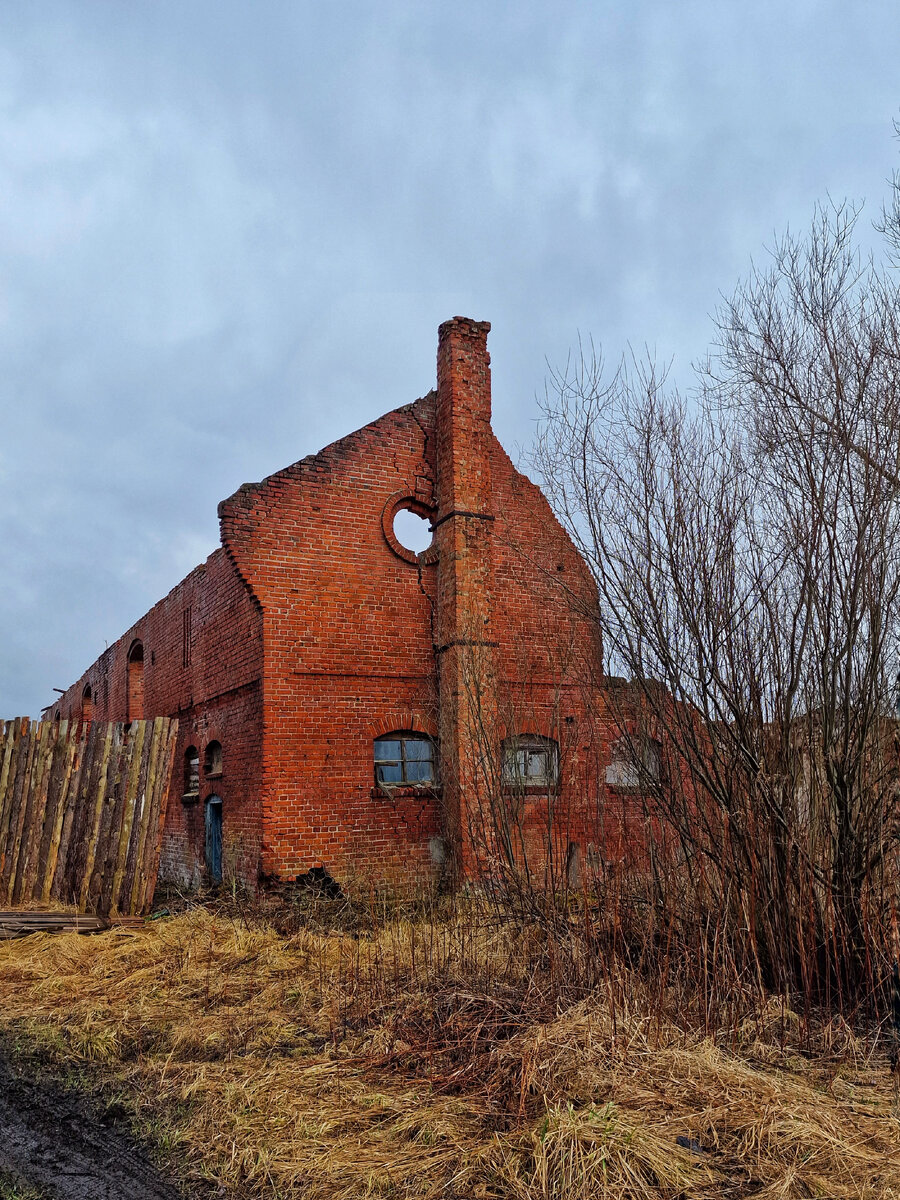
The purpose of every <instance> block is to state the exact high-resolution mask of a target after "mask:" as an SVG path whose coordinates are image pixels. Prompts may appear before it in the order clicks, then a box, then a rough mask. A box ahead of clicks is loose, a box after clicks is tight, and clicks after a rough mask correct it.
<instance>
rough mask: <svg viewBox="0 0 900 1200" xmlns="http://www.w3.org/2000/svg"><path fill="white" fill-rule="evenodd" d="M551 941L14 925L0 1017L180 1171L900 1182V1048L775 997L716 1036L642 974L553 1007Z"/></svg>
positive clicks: (204, 915)
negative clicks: (822, 1034) (664, 1008)
mask: <svg viewBox="0 0 900 1200" xmlns="http://www.w3.org/2000/svg"><path fill="white" fill-rule="evenodd" d="M537 940H539V939H537V935H535V934H534V933H530V932H527V931H526V932H517V931H516V930H514V929H512V928H502V927H495V926H490V925H489V924H488V923H486V922H483V923H478V922H477V921H472V920H471V919H468V920H463V918H461V917H459V916H457V917H455V918H452V919H450V920H448V921H445V922H433V923H427V922H424V921H421V922H417V923H409V922H402V921H399V920H398V921H395V922H393V923H388V924H387V925H386V926H385V927H383V928H382V929H381V930H379V931H378V932H377V934H375V935H374V936H372V937H369V938H365V939H362V938H360V939H357V938H352V937H349V936H347V935H341V934H339V933H330V934H329V933H315V932H313V931H311V930H309V929H305V930H301V931H300V932H298V933H296V934H294V935H292V936H288V937H285V936H281V935H280V934H278V933H277V932H276V931H275V930H274V929H272V928H271V927H269V926H267V925H265V924H263V923H258V924H253V923H251V924H247V923H244V922H243V921H239V920H230V919H228V918H226V917H223V916H220V915H215V914H213V913H211V912H209V911H207V910H205V909H202V908H197V909H194V910H192V911H189V912H187V913H184V914H183V915H180V916H177V917H174V918H172V919H170V920H164V921H158V922H154V923H151V924H148V925H147V926H146V927H145V928H143V929H141V930H118V931H115V930H114V931H110V932H109V933H105V934H101V935H99V936H97V937H93V938H81V937H78V936H77V935H64V936H58V937H52V936H46V935H36V936H32V937H29V938H26V939H23V940H21V941H18V942H11V943H6V944H3V945H2V946H0V1013H2V1017H0V1025H2V1026H5V1027H6V1028H7V1029H10V1028H12V1029H15V1030H16V1031H18V1034H19V1036H24V1037H25V1038H26V1039H27V1038H31V1039H33V1040H34V1041H35V1043H39V1044H41V1045H42V1046H43V1047H45V1048H48V1047H49V1048H50V1050H51V1052H52V1053H53V1055H54V1056H55V1057H56V1058H57V1059H59V1060H60V1061H62V1062H73V1061H74V1062H78V1063H79V1064H88V1065H89V1069H91V1070H94V1071H96V1072H97V1074H98V1075H100V1076H102V1077H103V1078H105V1079H107V1080H109V1081H119V1082H120V1084H121V1085H122V1086H124V1087H125V1088H126V1089H127V1090H128V1091H129V1092H130V1094H131V1096H132V1098H133V1103H134V1106H135V1109H136V1112H137V1119H138V1123H139V1124H140V1125H142V1126H143V1127H144V1129H145V1130H146V1131H147V1132H149V1133H150V1135H151V1136H152V1137H153V1138H154V1139H155V1140H156V1142H157V1143H158V1144H160V1145H161V1146H162V1148H163V1150H164V1152H165V1153H166V1154H167V1155H168V1156H169V1157H170V1158H171V1159H172V1160H173V1161H174V1162H176V1163H177V1164H178V1165H179V1167H180V1170H181V1171H182V1173H183V1174H184V1175H185V1176H186V1177H187V1178H189V1179H190V1178H194V1179H200V1178H203V1179H206V1180H210V1181H214V1182H215V1183H217V1184H218V1185H220V1186H222V1187H225V1188H227V1189H230V1190H232V1191H233V1193H234V1194H235V1195H239V1196H241V1197H252V1196H273V1197H277V1196H284V1197H301V1196H302V1197H309V1198H312V1200H318V1198H319V1197H321V1198H323V1200H324V1198H325V1197H327V1198H329V1200H351V1198H353V1200H356V1198H357V1197H375V1196H379V1197H398V1198H399V1197H404V1198H406V1197H408V1198H413V1197H415V1198H424V1197H435V1198H437V1197H441V1198H450V1197H453V1196H457V1197H460V1198H462V1197H466V1198H469V1197H484V1198H492V1197H496V1198H497V1200H499V1198H501V1197H502V1198H507V1197H510V1198H513V1197H514V1198H516V1200H538V1198H541V1200H587V1197H591V1198H592V1200H593V1198H597V1197H650V1196H653V1197H672V1198H674V1197H683V1198H685V1200H687V1198H692V1197H720V1196H743V1195H748V1196H749V1195H756V1196H760V1197H766V1198H773V1200H774V1198H775V1197H795V1196H823V1197H859V1198H869V1197H871V1198H875V1197H885V1198H886V1197H900V1119H898V1115H897V1113H896V1111H895V1108H894V1101H893V1093H892V1088H891V1081H890V1077H889V1073H888V1069H887V1064H886V1061H885V1060H884V1058H880V1057H876V1056H869V1055H868V1054H867V1052H866V1051H865V1050H864V1048H863V1047H862V1046H861V1045H859V1044H858V1043H857V1042H855V1041H854V1039H853V1038H852V1037H851V1036H850V1034H849V1033H848V1032H846V1031H841V1030H840V1029H838V1030H837V1036H840V1037H841V1038H842V1043H841V1044H840V1045H835V1046H834V1047H832V1050H831V1052H830V1053H829V1054H827V1055H825V1054H824V1053H823V1055H821V1056H819V1057H810V1056H809V1055H804V1054H801V1053H799V1052H798V1049H797V1047H796V1044H795V1045H794V1048H792V1046H791V1037H790V1036H789V1037H788V1039H787V1041H785V1040H784V1037H783V1031H784V1029H785V1027H786V1028H787V1030H788V1033H789V1034H790V1032H791V1029H792V1026H793V1018H792V1016H791V1014H789V1013H788V1014H785V1013H783V1012H781V1011H780V1010H779V1009H778V1008H777V1006H773V1010H772V1012H771V1014H769V1015H770V1017H771V1026H772V1030H775V1031H777V1034H778V1036H775V1035H774V1034H772V1032H771V1031H770V1030H769V1029H768V1027H767V1020H766V1014H765V1013H764V1014H762V1019H756V1020H753V1021H751V1022H748V1023H747V1024H746V1026H745V1027H744V1028H740V1027H738V1028H737V1029H735V1030H732V1031H731V1032H730V1033H729V1035H728V1037H727V1039H726V1040H724V1041H718V1039H717V1041H718V1044H717V1043H716V1042H715V1041H713V1040H712V1039H709V1038H702V1037H700V1036H692V1035H691V1034H689V1033H686V1032H685V1031H684V1030H683V1029H679V1028H677V1027H676V1025H675V1024H673V1023H672V1022H670V1021H667V1020H666V1019H665V1018H664V1017H663V1016H662V1015H661V1010H660V1005H659V1002H658V998H656V999H653V998H651V997H648V996H644V995H642V991H641V987H640V985H639V984H638V983H637V982H636V981H635V980H629V979H619V980H617V981H616V984H615V986H614V985H613V983H612V982H611V983H610V984H609V986H608V987H607V988H605V989H600V990H598V991H597V992H595V993H594V994H592V995H589V996H587V997H583V998H581V999H580V1000H578V1002H577V1003H575V1004H571V1005H563V1006H562V1007H560V1003H559V1000H558V996H557V999H556V1000H555V1001H554V1002H553V1004H552V1005H550V1004H549V1001H548V999H547V996H548V995H549V993H546V992H543V991H542V990H541V988H540V979H539V971H538V973H537V974H536V968H535V949H536V941H537ZM613 999H614V1001H615V1002H614V1003H613V1002H612V1001H613ZM831 1032H832V1033H833V1034H834V1033H835V1030H834V1029H833V1030H832V1031H831ZM679 1138H681V1139H682V1143H684V1142H687V1143H688V1144H687V1145H684V1144H682V1145H679V1142H678V1139H679Z"/></svg>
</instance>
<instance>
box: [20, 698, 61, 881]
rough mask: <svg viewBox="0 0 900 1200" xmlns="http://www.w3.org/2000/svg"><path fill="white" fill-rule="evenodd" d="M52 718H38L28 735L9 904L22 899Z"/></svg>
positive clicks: (51, 728)
mask: <svg viewBox="0 0 900 1200" xmlns="http://www.w3.org/2000/svg"><path fill="white" fill-rule="evenodd" d="M54 724H55V722H53V721H41V723H40V724H39V725H38V726H37V728H35V727H33V726H32V730H31V733H32V737H33V738H34V741H35V746H34V751H33V753H32V756H31V770H30V771H29V772H28V775H27V777H26V780H25V794H24V796H23V797H22V803H21V805H20V806H19V812H18V814H17V818H16V850H15V859H14V861H13V863H12V867H11V870H10V876H9V895H10V900H11V901H12V903H13V904H19V903H20V902H21V899H22V884H23V882H24V874H25V867H26V864H27V862H28V851H29V848H30V845H31V836H32V833H33V832H34V822H33V818H34V816H35V809H36V807H37V805H38V804H39V802H40V795H41V790H42V785H43V781H44V774H45V765H46V758H47V745H48V742H49V741H50V739H51V738H52V737H53V734H54Z"/></svg>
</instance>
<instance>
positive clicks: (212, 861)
mask: <svg viewBox="0 0 900 1200" xmlns="http://www.w3.org/2000/svg"><path fill="white" fill-rule="evenodd" d="M205 858H206V872H207V875H208V876H209V881H210V883H221V882H222V800H221V797H219V796H210V798H209V799H208V800H207V801H206V844H205Z"/></svg>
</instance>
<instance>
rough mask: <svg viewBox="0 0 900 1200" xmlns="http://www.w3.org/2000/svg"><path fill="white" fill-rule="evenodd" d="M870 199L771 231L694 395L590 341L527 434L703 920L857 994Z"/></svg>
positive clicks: (893, 817) (865, 744) (878, 827)
mask: <svg viewBox="0 0 900 1200" xmlns="http://www.w3.org/2000/svg"><path fill="white" fill-rule="evenodd" d="M856 220H857V214H856V212H855V211H854V210H853V209H851V208H848V207H847V206H836V207H835V206H828V207H823V208H821V209H820V210H819V211H818V212H817V214H816V217H815V220H814V222H813V225H812V227H811V229H810V231H809V233H808V234H807V235H806V236H805V237H803V238H795V237H792V236H786V237H785V238H784V239H782V240H781V241H780V242H779V243H778V244H777V245H776V247H775V248H774V251H773V252H772V257H771V262H770V264H769V266H768V268H767V269H766V270H758V271H757V270H755V271H754V272H753V273H752V274H751V275H750V277H749V279H748V280H747V281H746V282H745V283H744V284H743V285H742V286H741V287H740V288H739V289H738V291H737V292H736V294H735V296H734V297H733V299H732V300H731V301H729V302H728V303H726V304H724V305H723V307H722V308H721V310H720V312H719V314H718V320H717V325H718V331H719V338H718V343H717V345H716V346H715V348H714V351H713V353H712V354H711V356H710V359H709V361H708V362H707V363H706V364H705V366H704V367H703V368H702V370H701V371H700V372H699V375H698V380H699V385H698V388H697V392H696V395H694V396H692V397H691V398H690V399H689V400H687V399H685V398H683V397H681V396H679V395H678V394H677V393H676V392H675V391H674V389H672V388H670V387H669V386H668V385H667V381H666V379H665V377H664V375H663V374H662V373H660V372H658V371H657V370H656V368H655V367H654V365H653V364H652V362H640V361H637V360H635V359H633V358H632V359H629V360H628V361H625V362H623V363H622V364H621V365H620V366H619V368H618V369H617V370H615V371H614V372H612V373H609V372H607V371H606V370H605V369H604V366H603V363H602V360H601V359H600V357H599V356H598V355H597V354H595V353H594V350H593V347H589V348H587V349H585V348H583V347H582V348H581V352H580V353H579V355H578V356H577V357H576V358H574V359H573V360H572V361H570V363H569V364H568V365H567V367H566V368H565V369H564V370H562V371H560V372H558V373H556V374H554V375H553V377H552V380H551V385H550V387H549V388H548V399H547V406H546V413H545V417H546V419H545V421H544V423H543V427H542V431H541V434H540V436H539V439H538V442H537V446H536V452H535V462H536V465H537V467H538V469H539V471H540V474H541V476H542V480H543V483H544V487H545V490H546V491H547V493H548V495H549V497H550V499H551V503H553V505H554V507H555V508H556V511H557V513H558V514H559V515H560V517H561V519H562V520H563V522H564V524H565V525H566V527H567V529H568V531H569V533H570V534H571V535H572V536H573V537H574V538H575V540H576V542H577V543H578V545H579V547H580V549H581V550H582V553H583V554H584V555H585V557H586V559H587V560H588V562H589V564H590V566H591V568H592V571H593V573H594V576H595V579H596V582H597V586H598V590H599V593H600V598H601V616H600V621H601V624H602V632H603V636H604V645H605V648H606V654H607V656H608V658H609V660H610V667H611V668H612V669H613V670H615V671H616V672H621V673H623V674H625V675H626V676H628V677H629V678H630V679H631V680H632V681H633V688H632V691H635V690H636V691H637V693H638V694H639V697H640V708H641V710H642V711H643V712H644V713H645V714H646V718H647V720H648V722H650V723H652V725H653V727H654V729H656V730H658V731H660V738H661V741H662V744H663V758H664V769H663V770H662V771H661V772H658V773H646V772H645V774H646V776H647V777H646V779H645V784H646V789H647V790H648V791H649V792H650V793H652V796H653V802H654V806H655V809H656V810H657V811H658V812H659V813H660V814H661V816H662V817H663V818H664V820H665V823H666V825H667V827H668V829H669V831H670V832H671V833H672V834H673V836H674V838H675V840H676V842H677V845H678V847H679V856H680V861H681V864H682V869H683V871H684V872H685V873H686V874H687V875H688V877H689V879H690V880H691V886H692V894H693V897H694V901H695V908H694V911H693V913H692V917H693V918H696V919H698V920H708V921H709V922H710V923H711V927H713V926H714V927H715V929H716V930H717V931H719V932H721V930H722V929H725V928H727V931H728V933H729V936H731V937H732V938H733V939H734V940H735V943H736V944H740V946H741V948H742V952H743V953H744V954H745V959H746V963H747V965H748V966H751V967H752V969H754V970H755V971H757V972H758V973H759V977H760V979H761V981H762V982H763V983H765V984H766V986H774V987H778V988H779V989H786V990H790V989H801V990H802V991H803V992H804V993H805V994H806V995H807V996H808V997H815V998H822V997H823V996H825V995H826V994H827V993H829V991H831V990H832V989H835V988H837V989H838V990H839V993H840V996H841V997H843V999H845V1000H847V1001H851V1000H853V999H854V998H858V997H859V995H860V994H861V992H862V991H863V990H864V989H865V987H866V986H867V984H868V983H870V982H871V980H872V978H873V971H874V968H873V962H874V961H875V958H874V957H873V955H874V956H877V953H878V945H877V942H878V935H877V934H876V932H875V930H876V926H877V925H878V923H879V921H880V918H881V916H882V915H883V910H884V900H885V896H884V888H885V886H886V882H887V877H888V868H889V867H890V866H891V862H890V860H891V855H892V853H893V850H894V848H895V845H896V837H897V824H898V816H900V801H898V771H897V744H896V741H895V736H894V731H895V728H896V722H895V718H894V709H895V703H896V680H897V673H898V667H900V659H898V633H900V375H898V363H900V330H898V327H897V313H898V293H897V288H896V285H895V284H894V282H893V279H892V278H891V277H890V275H889V274H888V273H887V272H885V271H882V270H880V269H879V268H878V267H877V266H876V264H875V263H874V262H872V261H871V260H863V259H862V258H861V256H860V255H859V253H858V252H857V250H856V248H855V244H854V230H855V224H856ZM637 765H638V766H640V763H638V764H637ZM723 922H724V923H725V924H724V925H723ZM717 936H718V933H717Z"/></svg>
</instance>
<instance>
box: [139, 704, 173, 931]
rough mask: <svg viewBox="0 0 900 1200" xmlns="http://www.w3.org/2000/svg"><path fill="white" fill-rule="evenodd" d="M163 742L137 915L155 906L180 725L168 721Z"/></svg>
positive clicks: (156, 776) (156, 775) (156, 777)
mask: <svg viewBox="0 0 900 1200" xmlns="http://www.w3.org/2000/svg"><path fill="white" fill-rule="evenodd" d="M160 741H161V746H160V755H159V766H158V769H157V771H156V774H155V785H156V795H155V802H154V809H155V811H156V816H155V825H156V828H155V830H154V831H153V836H152V839H148V840H151V842H152V844H151V845H150V846H148V853H147V856H146V858H145V861H144V871H143V879H144V886H143V895H142V896H140V897H138V903H139V907H137V908H135V909H133V911H134V912H135V913H141V912H146V911H147V910H148V909H149V908H150V906H151V904H152V903H153V893H154V891H155V890H156V877H157V874H158V873H159V858H160V854H161V852H162V841H163V832H164V830H165V825H166V812H167V810H168V802H169V792H170V790H171V781H172V770H173V767H174V765H175V748H176V746H177V745H178V722H177V721H176V720H169V719H167V720H166V726H165V727H164V730H163V737H162V738H161V739H160Z"/></svg>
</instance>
